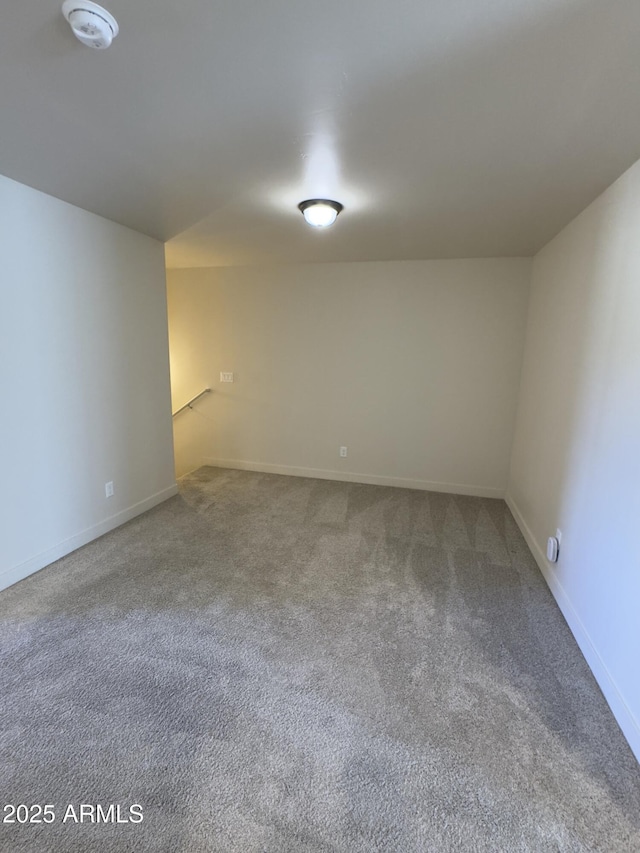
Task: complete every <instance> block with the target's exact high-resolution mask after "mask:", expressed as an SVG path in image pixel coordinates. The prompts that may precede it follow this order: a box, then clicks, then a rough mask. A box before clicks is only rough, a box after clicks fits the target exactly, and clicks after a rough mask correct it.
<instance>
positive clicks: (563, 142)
mask: <svg viewBox="0 0 640 853" xmlns="http://www.w3.org/2000/svg"><path fill="white" fill-rule="evenodd" d="M104 5H106V6H107V8H108V9H109V11H111V12H112V14H114V15H115V17H116V18H117V20H118V22H119V24H120V35H119V36H118V37H117V39H116V40H115V42H114V44H113V46H112V47H111V48H110V49H109V50H108V51H92V50H90V49H88V48H86V47H83V46H82V45H80V43H79V42H77V41H76V40H75V39H74V37H73V35H72V34H71V31H70V30H69V27H68V25H67V24H66V22H65V21H64V19H63V17H62V15H61V13H60V4H59V3H58V2H53V1H52V2H44V0H7V2H6V3H5V4H4V5H3V9H2V19H1V22H2V26H1V27H0V76H1V81H2V82H1V84H0V116H1V124H2V131H1V134H0V172H1V173H3V174H5V175H7V176H8V177H11V178H15V179H16V180H18V181H21V182H23V183H25V184H28V185H30V186H33V187H36V188H37V189H40V190H43V191H45V192H47V193H50V194H52V195H54V196H57V197H58V198H61V199H64V200H66V201H68V202H71V203H72V204H76V205H79V206H80V207H83V208H85V209H87V210H91V211H93V212H95V213H98V214H101V215H102V216H106V217H108V218H109V219H113V220H115V221H117V222H121V223H123V224H124V225H128V226H130V227H132V228H135V229H137V230H139V231H142V232H144V233H146V234H149V235H152V236H154V237H156V238H158V239H160V240H163V241H167V260H168V263H169V265H170V266H209V265H235V264H251V263H268V262H279V263H282V262H285V263H286V262H289V261H292V262H293V261H296V262H299V261H350V260H353V261H356V260H394V259H420V258H447V257H483V256H484V257H486V256H518V255H531V254H533V253H534V252H535V251H536V250H537V249H539V248H540V247H541V246H542V245H544V243H545V242H547V241H548V240H549V239H550V238H551V237H552V236H553V235H554V234H555V233H556V232H557V231H558V230H559V229H560V228H561V227H562V226H563V225H565V224H566V223H567V222H568V221H569V220H570V219H571V218H572V217H573V216H575V215H576V214H577V213H579V212H580V210H581V209H583V208H584V207H585V206H586V205H587V204H588V203H589V202H590V201H591V200H592V199H593V198H595V197H596V195H598V193H600V192H601V191H602V190H603V189H604V188H605V187H606V186H608V185H609V184H610V183H611V182H612V181H613V180H614V179H615V178H616V177H618V176H619V175H620V174H621V173H622V172H623V171H624V170H625V169H626V168H627V167H628V166H630V165H631V164H632V163H633V162H634V161H635V160H636V159H638V157H640V108H639V107H640V61H639V59H638V57H639V56H640V3H639V2H638V0H607V2H604V0H598V2H593V0H536V2H531V0H394V2H390V0H325V1H324V2H319V0H270V2H264V0H263V2H256V0H227V1H226V2H221V0H180V2H172V3H169V2H167V0H136V2H130V0H105V3H104ZM316 196H328V197H332V198H336V199H338V200H339V201H341V202H342V203H343V204H344V205H345V210H344V212H343V213H342V214H341V216H340V218H339V220H338V222H337V224H336V225H335V226H334V227H333V228H332V229H329V230H327V231H326V232H318V231H312V230H311V229H309V228H308V227H307V226H305V224H304V221H303V219H302V216H301V215H300V213H299V212H298V210H297V209H296V204H297V203H298V202H299V201H301V200H303V199H304V198H309V197H316Z"/></svg>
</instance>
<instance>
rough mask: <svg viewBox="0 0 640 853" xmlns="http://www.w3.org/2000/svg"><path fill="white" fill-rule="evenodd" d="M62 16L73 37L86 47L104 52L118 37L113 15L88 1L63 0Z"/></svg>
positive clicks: (116, 24)
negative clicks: (67, 23)
mask: <svg viewBox="0 0 640 853" xmlns="http://www.w3.org/2000/svg"><path fill="white" fill-rule="evenodd" d="M62 14H63V15H64V16H65V18H66V19H67V21H68V22H69V26H70V27H71V29H72V30H73V34H74V36H75V37H76V38H77V39H78V41H81V42H82V44H86V45H87V47H95V48H96V49H97V50H104V49H105V48H107V47H109V45H110V44H111V42H112V41H113V40H114V38H115V37H116V36H117V35H118V22H117V21H116V19H115V18H114V17H113V15H111V14H110V13H109V12H107V10H106V9H103V8H102V6H98V4H97V3H91V2H90V0H64V3H63V4H62Z"/></svg>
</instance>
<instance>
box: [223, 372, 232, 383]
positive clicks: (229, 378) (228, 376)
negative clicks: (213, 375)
mask: <svg viewBox="0 0 640 853" xmlns="http://www.w3.org/2000/svg"><path fill="white" fill-rule="evenodd" d="M220 382H233V373H221V374H220Z"/></svg>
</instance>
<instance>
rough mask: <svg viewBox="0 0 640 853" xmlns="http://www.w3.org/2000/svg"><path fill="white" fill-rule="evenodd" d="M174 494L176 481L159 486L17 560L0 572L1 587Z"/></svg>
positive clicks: (90, 540) (49, 562) (20, 578)
mask: <svg viewBox="0 0 640 853" xmlns="http://www.w3.org/2000/svg"><path fill="white" fill-rule="evenodd" d="M177 494H178V486H177V484H174V485H173V486H169V487H168V488H166V489H162V491H160V492H156V494H155V495H151V497H148V498H145V499H144V500H143V501H139V502H138V503H136V504H133V506H130V507H127V508H126V509H123V510H121V512H118V513H116V514H115V515H112V516H110V517H109V518H105V520H104V521H101V522H99V523H98V524H94V525H93V526H92V527H87V528H86V530H81V531H80V533H76V534H75V535H74V536H71V537H69V538H68V539H65V540H63V541H62V542H58V543H57V544H56V545H54V546H53V547H52V548H47V550H46V551H41V552H40V553H39V554H36V555H35V557H30V558H29V559H28V560H25V562H24V563H19V564H18V565H17V566H13V567H12V568H10V569H7V570H5V571H4V572H2V573H0V590H2V589H6V588H7V587H8V586H12V585H13V584H14V583H18V581H21V580H24V578H26V577H28V576H29V575H32V574H33V573H34V572H38V571H40V569H44V568H45V566H48V565H50V564H51V563H53V562H55V561H56V560H59V559H60V558H61V557H66V555H67V554H70V553H71V552H72V551H75V550H76V549H77V548H80V547H82V545H86V544H87V543H88V542H92V541H93V540H94V539H97V538H98V537H99V536H103V535H104V534H105V533H108V532H109V531H110V530H114V529H115V528H116V527H120V525H121V524H124V523H125V522H126V521H131V519H132V518H135V517H136V516H137V515H140V514H141V513H143V512H146V511H147V510H148V509H152V508H153V507H154V506H157V505H158V504H160V503H162V502H163V501H166V500H167V499H168V498H170V497H172V496H173V495H177Z"/></svg>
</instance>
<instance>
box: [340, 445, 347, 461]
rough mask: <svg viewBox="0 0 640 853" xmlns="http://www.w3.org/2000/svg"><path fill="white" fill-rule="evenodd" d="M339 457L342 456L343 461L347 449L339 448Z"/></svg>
mask: <svg viewBox="0 0 640 853" xmlns="http://www.w3.org/2000/svg"><path fill="white" fill-rule="evenodd" d="M340 456H342V458H343V459H345V458H346V456H347V448H346V447H341V448H340Z"/></svg>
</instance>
